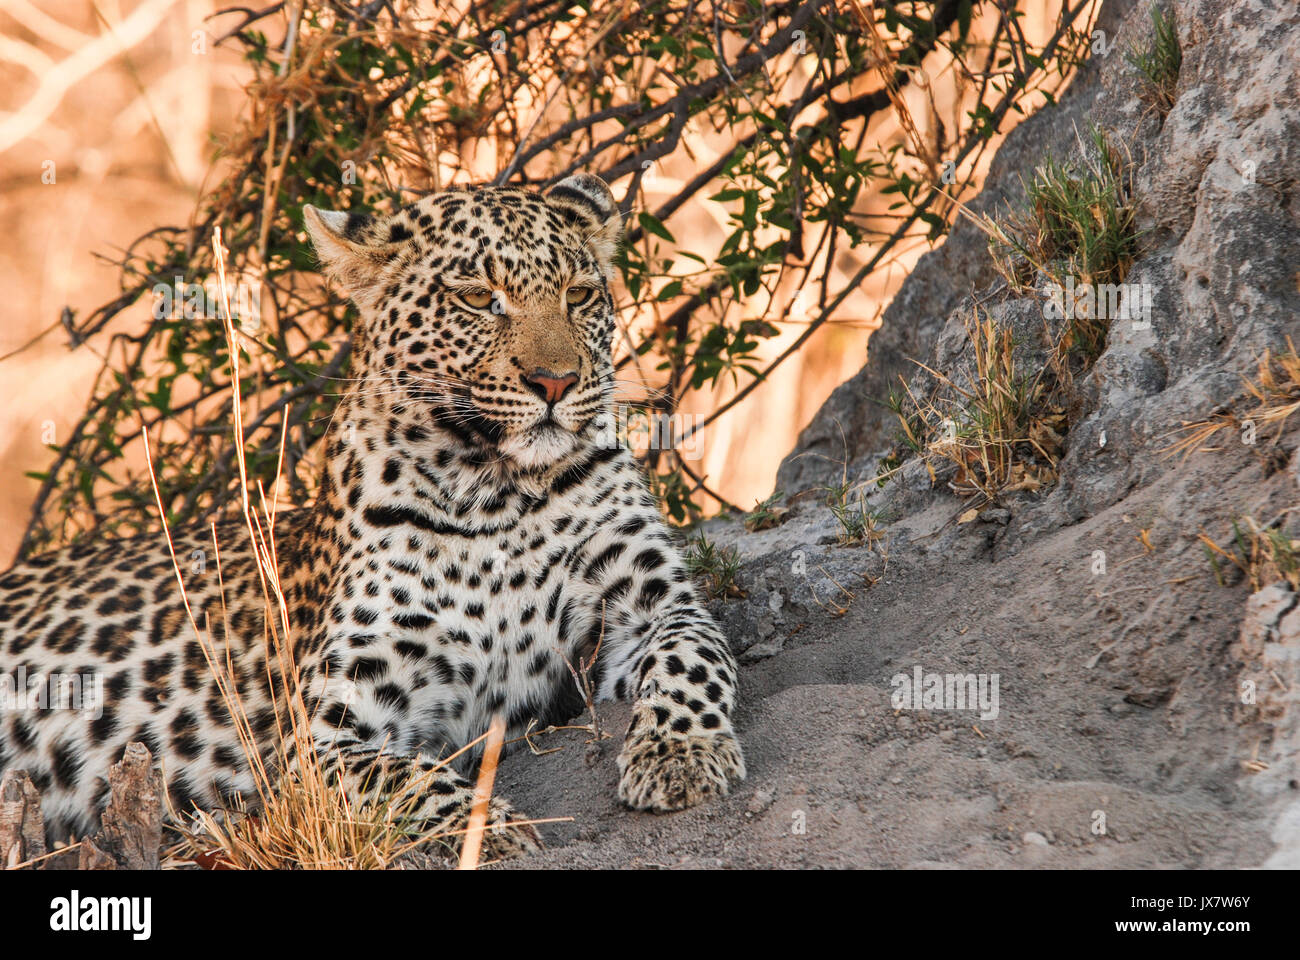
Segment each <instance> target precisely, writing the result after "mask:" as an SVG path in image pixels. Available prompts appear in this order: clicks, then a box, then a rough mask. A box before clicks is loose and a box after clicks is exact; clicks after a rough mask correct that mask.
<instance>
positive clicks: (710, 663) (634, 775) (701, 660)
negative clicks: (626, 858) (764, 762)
mask: <svg viewBox="0 0 1300 960" xmlns="http://www.w3.org/2000/svg"><path fill="white" fill-rule="evenodd" d="M670 549H671V548H665V549H663V550H662V551H660V550H657V549H652V550H647V551H645V552H643V553H642V554H641V555H640V558H639V561H640V562H639V564H638V562H637V561H636V560H634V561H633V564H632V566H631V568H630V569H629V570H628V571H627V573H626V578H618V579H616V581H615V583H616V584H620V585H622V587H623V589H622V590H621V591H620V592H621V599H623V601H624V602H623V603H620V604H619V606H620V607H621V609H620V610H619V611H618V613H617V614H616V616H615V621H616V623H615V626H614V628H613V629H612V630H611V632H610V636H609V639H610V640H611V641H612V643H611V645H610V648H609V649H608V650H607V651H604V652H602V656H601V659H602V660H603V661H604V669H603V671H602V691H603V692H604V693H605V695H606V696H613V697H618V698H623V697H634V698H635V706H634V708H633V712H632V721H631V723H630V724H629V725H628V730H627V736H626V739H625V741H624V744H623V750H622V752H621V753H620V754H619V757H618V769H619V785H618V792H619V797H620V798H621V799H622V800H623V802H624V803H626V804H627V805H628V806H630V807H632V808H633V809H636V810H656V811H668V810H681V809H683V808H684V807H689V806H693V805H694V804H697V803H699V802H701V801H702V800H705V799H708V798H709V797H713V796H718V795H722V794H725V793H727V791H728V790H729V788H730V784H731V782H732V781H733V780H742V779H744V777H745V759H744V755H743V754H742V753H741V749H740V743H739V742H738V741H737V739H736V734H735V729H734V727H733V726H732V711H733V709H734V707H735V702H736V663H735V660H734V659H733V658H732V655H731V651H730V649H729V648H728V646H727V641H726V639H725V638H724V637H723V635H722V632H721V631H720V630H719V629H718V626H717V624H716V623H715V622H714V620H713V618H712V617H711V616H710V615H709V613H708V612H707V611H706V610H705V609H704V608H703V605H702V604H701V603H700V600H699V597H698V595H697V593H696V591H695V589H694V587H693V586H692V585H691V584H690V582H689V580H686V578H685V576H684V575H683V574H682V573H681V572H680V567H679V565H680V563H681V561H680V559H679V558H678V557H676V555H675V554H674V553H670V552H669V551H670ZM650 554H657V555H658V556H659V557H660V558H661V559H662V561H663V563H664V565H665V567H666V569H663V568H659V567H655V566H652V565H651V564H650V563H649V560H650V559H651V558H650ZM647 567H650V570H646V569H645V568H647ZM665 574H667V576H666V577H665ZM629 582H630V584H629ZM670 582H671V583H673V586H669V585H668V584H669V583H670ZM629 585H630V586H631V589H627V587H628V586H629Z"/></svg>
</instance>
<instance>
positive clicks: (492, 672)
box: [335, 516, 600, 742]
mask: <svg viewBox="0 0 1300 960" xmlns="http://www.w3.org/2000/svg"><path fill="white" fill-rule="evenodd" d="M550 520H551V518H550V517H548V516H542V517H538V518H536V519H535V520H532V521H531V522H529V523H525V524H520V525H519V526H518V527H516V528H514V529H512V530H511V531H509V533H507V534H498V535H484V536H478V537H458V536H448V535H446V534H437V533H417V532H412V531H403V532H402V533H401V535H400V536H397V537H386V538H384V540H383V541H382V542H381V543H379V544H377V545H376V546H377V549H376V550H375V551H374V552H373V553H372V554H370V555H368V556H367V557H366V560H365V563H364V565H363V567H362V570H363V571H364V575H359V576H357V577H356V578H354V579H355V582H353V583H352V584H350V588H349V589H347V590H345V591H344V592H345V593H350V595H351V596H350V597H349V598H348V599H347V600H346V601H345V602H342V603H340V604H339V606H340V607H341V608H342V609H337V610H336V611H335V615H336V616H338V615H340V614H341V615H343V617H345V618H346V621H347V622H348V627H347V629H348V630H349V631H351V632H352V635H353V637H357V636H362V637H366V638H369V639H367V640H366V645H367V646H369V645H371V644H374V645H377V646H378V647H379V648H380V649H383V650H386V651H391V652H390V653H389V654H388V656H387V666H386V669H387V670H388V671H389V673H390V675H391V676H392V677H393V678H394V682H395V684H397V685H398V686H399V688H400V689H401V690H402V691H403V693H404V695H405V696H407V697H409V702H410V706H411V711H412V713H413V715H414V716H415V717H417V718H422V719H420V721H419V722H417V727H418V728H419V729H420V730H422V731H424V734H423V735H425V736H430V737H432V736H434V735H435V734H436V735H437V736H438V737H439V738H446V739H449V740H451V741H453V742H464V741H465V740H467V739H472V738H473V737H474V736H477V735H478V734H479V733H481V732H482V731H483V729H484V728H485V727H486V726H487V724H488V723H489V722H490V720H491V717H492V715H494V714H497V713H500V714H502V715H503V716H504V717H505V718H506V720H507V721H508V722H509V723H510V725H511V727H513V728H519V727H522V726H524V725H526V724H527V723H528V721H529V720H531V719H536V720H537V721H539V722H541V723H546V722H551V721H553V720H556V719H559V718H560V717H561V716H567V715H571V713H572V709H573V707H574V706H575V703H574V698H575V696H576V694H577V686H576V684H575V681H574V679H573V676H572V674H571V673H570V670H569V665H573V666H575V667H579V666H580V659H581V654H580V651H581V649H582V648H583V646H584V642H586V646H587V647H588V648H589V647H590V646H591V645H592V644H593V643H594V640H592V639H590V638H591V637H592V636H593V633H598V632H599V628H600V623H599V611H598V610H597V609H596V608H597V606H598V604H597V602H596V601H595V599H594V594H593V591H592V588H591V585H590V584H589V583H587V582H586V581H585V580H584V579H583V578H582V577H581V576H579V575H577V574H576V573H575V570H574V567H575V563H574V558H575V557H577V556H579V555H580V553H581V549H582V547H583V544H584V542H585V541H584V538H583V537H582V536H581V535H578V536H573V535H570V536H558V535H556V534H555V532H554V525H553V523H551V522H550ZM358 631H361V632H360V633H358ZM580 702H581V701H580V698H579V699H578V701H577V703H579V704H580Z"/></svg>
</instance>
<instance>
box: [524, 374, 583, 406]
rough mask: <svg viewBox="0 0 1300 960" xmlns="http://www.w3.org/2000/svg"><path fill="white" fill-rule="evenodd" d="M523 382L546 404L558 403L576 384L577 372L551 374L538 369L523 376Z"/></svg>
mask: <svg viewBox="0 0 1300 960" xmlns="http://www.w3.org/2000/svg"><path fill="white" fill-rule="evenodd" d="M523 381H524V385H525V386H527V387H528V389H529V390H531V391H533V393H535V394H537V395H538V396H539V397H541V398H542V399H543V400H545V401H546V402H547V403H559V402H560V398H561V397H563V396H564V395H565V393H567V392H568V390H569V388H570V387H571V386H573V385H574V384H575V383H577V382H578V374H577V371H571V372H569V373H564V374H560V373H552V372H551V371H550V370H543V369H542V368H541V367H538V368H537V369H536V370H534V371H533V372H532V373H528V374H524V376H523Z"/></svg>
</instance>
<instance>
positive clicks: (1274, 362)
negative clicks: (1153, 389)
mask: <svg viewBox="0 0 1300 960" xmlns="http://www.w3.org/2000/svg"><path fill="white" fill-rule="evenodd" d="M1286 347H1287V348H1286V350H1284V351H1282V352H1280V353H1277V354H1274V353H1273V352H1272V351H1271V350H1265V351H1264V353H1263V354H1262V355H1261V356H1260V358H1259V360H1258V361H1257V364H1256V372H1255V379H1254V380H1251V379H1249V378H1247V377H1242V381H1243V383H1244V385H1245V388H1246V393H1247V394H1248V395H1249V396H1251V397H1253V398H1254V399H1255V404H1254V406H1253V407H1251V408H1250V409H1249V410H1247V411H1246V412H1245V413H1243V414H1241V415H1238V414H1236V413H1233V412H1232V411H1228V412H1226V413H1220V414H1216V415H1215V416H1213V417H1210V418H1208V419H1206V420H1198V421H1194V422H1191V423H1184V424H1182V425H1181V426H1180V427H1178V429H1176V430H1175V431H1174V432H1173V433H1174V434H1175V435H1177V434H1181V437H1179V439H1177V440H1175V441H1174V442H1173V443H1171V444H1170V445H1169V446H1168V447H1166V448H1165V449H1164V451H1163V453H1164V455H1165V456H1174V455H1177V454H1182V456H1183V459H1184V460H1186V459H1187V458H1188V457H1190V456H1191V455H1192V454H1193V453H1195V452H1197V451H1198V450H1215V449H1217V448H1215V447H1207V446H1206V444H1207V443H1208V442H1209V441H1210V440H1211V438H1213V437H1214V436H1215V435H1216V434H1218V433H1219V432H1220V431H1222V430H1232V431H1234V432H1236V433H1238V434H1240V435H1241V437H1242V442H1243V443H1247V444H1250V445H1253V444H1254V443H1255V440H1256V435H1257V433H1258V432H1259V431H1260V430H1262V429H1265V428H1272V430H1273V435H1272V437H1271V438H1270V440H1269V442H1270V443H1271V444H1273V445H1276V444H1277V443H1278V441H1279V440H1280V439H1281V437H1282V433H1283V431H1284V430H1285V429H1286V421H1287V420H1288V419H1289V418H1290V417H1291V415H1292V414H1294V413H1295V412H1296V411H1298V410H1300V353H1297V352H1296V347H1295V344H1294V343H1293V342H1292V341H1291V338H1290V337H1288V338H1287V341H1286Z"/></svg>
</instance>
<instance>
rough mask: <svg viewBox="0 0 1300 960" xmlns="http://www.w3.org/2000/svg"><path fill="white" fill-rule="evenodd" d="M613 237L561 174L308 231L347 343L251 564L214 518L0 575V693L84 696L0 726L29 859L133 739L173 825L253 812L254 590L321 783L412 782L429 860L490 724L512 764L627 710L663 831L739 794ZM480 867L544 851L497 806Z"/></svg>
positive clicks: (596, 182)
mask: <svg viewBox="0 0 1300 960" xmlns="http://www.w3.org/2000/svg"><path fill="white" fill-rule="evenodd" d="M623 219H624V214H623V212H622V211H621V210H620V207H619V205H618V204H617V203H616V201H615V199H614V197H613V195H612V193H611V190H610V188H609V186H608V185H607V184H606V183H605V182H604V181H603V180H602V179H600V178H599V177H597V176H594V175H591V174H583V173H579V174H574V175H571V176H568V177H566V178H564V179H562V180H560V181H558V182H556V183H554V184H553V185H551V186H550V187H549V188H547V189H542V190H534V189H528V188H527V187H524V186H501V185H491V184H487V185H476V186H462V187H455V188H450V189H446V190H442V191H439V192H433V193H430V194H427V195H425V196H421V197H419V198H418V199H416V200H414V201H412V202H410V203H408V204H407V205H405V206H402V207H400V208H399V209H397V210H396V211H395V212H373V211H372V212H357V211H334V210H326V209H321V208H318V207H315V206H313V205H311V204H306V205H304V206H303V207H302V223H303V230H304V234H303V235H304V242H305V241H307V240H309V241H310V243H311V245H312V247H313V248H314V252H315V258H316V260H317V262H318V263H319V266H320V269H321V273H322V274H323V281H322V282H325V283H327V284H329V285H332V286H333V287H334V288H335V289H336V290H338V291H339V293H340V295H344V296H346V297H348V298H350V300H351V303H352V305H353V306H354V308H355V315H356V318H357V319H356V321H355V323H354V326H353V329H352V330H351V332H350V340H349V341H348V342H349V343H350V350H351V358H350V366H349V368H348V369H347V371H346V374H347V375H346V377H343V378H341V379H343V380H344V383H342V384H341V385H340V387H339V399H338V402H337V405H336V407H335V408H334V410H333V413H332V417H331V418H330V421H329V424H328V426H327V427H326V428H325V432H324V436H323V438H322V441H321V444H322V447H321V451H322V452H321V456H320V460H319V483H318V484H317V487H316V489H315V493H314V497H313V499H311V500H310V501H309V502H307V503H305V504H304V505H302V506H299V507H296V508H289V507H287V506H286V508H285V509H282V510H279V511H277V512H275V514H274V516H273V518H271V519H270V520H269V521H268V523H269V524H270V530H271V533H272V537H271V539H272V540H273V542H274V545H275V547H274V569H273V570H270V571H268V569H267V564H266V562H265V560H262V559H259V554H258V551H257V550H256V548H255V544H254V540H255V534H256V531H255V530H253V528H252V527H251V526H250V523H249V522H248V520H247V517H245V518H242V519H241V518H240V517H239V516H232V517H229V518H227V519H223V520H221V521H219V522H216V523H214V524H210V525H209V526H208V527H206V528H199V529H181V528H178V529H176V530H173V531H170V533H169V534H168V535H167V536H164V535H163V534H162V533H144V534H139V535H136V536H132V537H125V538H120V539H115V540H93V539H92V540H87V541H84V542H81V541H78V542H74V544H73V545H72V546H68V547H64V548H63V549H60V550H55V551H51V552H47V553H44V554H38V555H35V556H32V557H30V558H28V559H25V560H23V561H21V562H19V563H18V564H16V565H15V566H13V567H12V568H11V569H10V570H8V571H7V572H6V573H4V574H3V575H0V675H5V674H7V675H9V676H14V675H16V674H19V673H21V674H23V675H26V676H28V677H37V676H39V677H55V676H61V677H67V676H72V677H93V678H95V683H96V689H100V690H101V691H102V695H101V696H100V698H99V705H98V706H97V707H96V708H95V709H93V710H86V709H82V710H73V709H37V710H31V709H12V708H11V709H8V710H0V770H8V769H21V770H25V771H26V772H27V773H28V775H29V776H30V777H31V779H32V782H33V784H34V785H35V786H36V787H37V789H38V790H39V791H40V794H41V797H42V811H43V815H44V818H45V823H46V825H47V832H48V833H49V834H50V835H51V836H67V837H76V836H84V835H86V834H87V833H88V832H90V831H91V830H92V829H93V828H94V826H95V824H96V817H97V816H98V815H99V813H100V812H101V811H102V809H103V808H104V806H105V804H106V803H107V801H108V799H109V793H110V791H109V783H108V779H107V776H106V774H107V772H108V770H109V768H110V766H111V764H112V763H113V762H114V761H115V760H116V759H118V758H119V757H120V756H121V755H122V753H123V750H124V748H125V747H126V745H128V744H129V743H133V742H140V743H143V744H144V745H145V746H146V747H147V748H148V749H149V750H150V752H151V753H152V754H153V756H154V758H155V760H156V761H157V764H158V769H159V771H160V776H161V777H162V778H163V786H164V787H165V795H166V797H167V799H168V809H169V811H172V813H171V816H173V817H174V816H179V815H180V813H177V811H180V812H184V811H193V810H196V809H220V810H228V809H231V806H230V805H231V804H232V803H241V802H242V803H245V804H251V805H252V808H254V809H255V807H256V803H257V786H258V780H257V778H256V776H255V771H254V769H253V767H254V764H253V759H256V758H258V756H259V751H261V752H264V753H265V756H264V757H262V760H265V762H267V763H278V764H279V767H277V768H276V770H275V771H274V772H273V773H272V774H271V775H272V776H275V777H279V778H283V777H284V776H286V775H288V772H287V771H288V770H289V768H290V767H292V765H293V764H294V763H295V762H297V761H295V760H292V759H290V760H286V759H284V758H286V757H288V758H293V757H295V756H296V753H295V751H296V750H298V749H300V748H299V747H297V746H296V745H294V744H289V745H286V744H285V743H284V740H285V738H287V737H288V736H289V734H288V733H286V732H285V730H284V727H283V724H282V723H281V720H280V717H281V709H282V707H283V698H284V697H285V696H287V695H288V687H289V683H288V681H285V680H277V677H280V676H287V674H282V673H279V672H277V671H276V670H275V669H273V668H272V667H273V661H275V659H276V658H277V657H280V656H283V651H280V652H278V653H277V651H276V649H275V648H274V645H273V644H272V642H271V640H269V639H268V636H270V633H269V632H268V629H267V626H266V620H267V617H268V609H267V589H266V587H267V579H268V577H272V579H273V581H274V583H276V584H278V586H277V588H276V589H277V590H278V594H277V595H278V596H279V597H280V598H281V600H282V605H283V608H284V611H285V624H286V626H287V628H288V632H287V639H286V640H285V646H286V647H287V649H289V650H290V651H291V653H292V660H293V662H294V664H295V665H296V668H297V670H298V671H299V676H300V683H298V685H297V686H296V687H295V689H297V690H299V691H300V692H301V695H302V697H303V702H304V703H305V704H306V706H307V708H308V710H307V715H308V716H309V723H310V728H309V729H310V738H309V740H310V742H311V744H312V747H313V749H314V750H316V751H318V752H319V754H320V755H321V756H323V757H326V758H328V760H327V768H328V770H329V776H330V783H331V784H335V785H337V786H339V787H340V788H341V789H343V790H345V791H347V793H348V797H349V798H350V800H351V801H352V802H354V803H356V804H366V803H382V802H383V800H384V798H385V795H386V793H385V792H386V791H388V792H391V791H394V790H396V789H398V788H397V787H396V786H395V784H398V783H410V782H416V783H419V784H421V786H420V788H419V795H418V796H417V797H415V798H414V802H413V804H412V805H411V807H410V809H409V813H408V814H407V816H408V817H409V818H410V822H411V823H413V824H414V825H415V828H416V829H417V830H419V831H423V832H426V833H435V834H438V835H445V836H450V837H452V838H453V839H452V840H450V841H448V842H449V843H450V844H451V845H452V847H453V849H454V848H455V846H456V843H457V841H456V840H455V839H454V838H455V837H457V836H459V835H461V834H463V832H464V827H465V824H467V823H468V822H469V816H470V813H471V810H472V809H473V805H474V798H475V784H474V783H473V782H472V779H471V778H472V776H473V770H472V769H471V767H472V764H471V765H470V766H467V765H466V763H465V762H464V760H465V758H466V757H473V756H475V755H476V754H475V751H474V750H470V751H468V752H463V753H458V752H460V751H463V748H464V747H465V745H466V744H475V743H477V744H478V745H479V747H478V748H476V749H481V745H482V744H481V738H482V736H483V734H484V733H485V731H487V730H488V729H489V727H491V726H492V724H493V722H494V719H493V718H500V721H499V723H500V724H504V727H505V729H506V731H507V732H508V734H509V736H508V740H509V741H516V740H519V739H520V738H521V737H524V735H525V734H526V733H527V732H528V730H529V729H530V728H531V729H533V730H536V729H539V725H540V727H541V728H545V727H546V726H549V725H552V724H557V723H564V722H565V721H566V720H568V719H571V718H574V717H576V716H579V715H580V714H582V713H583V712H584V710H585V708H586V706H588V705H589V702H595V703H601V702H606V701H618V700H622V701H631V703H632V707H631V714H630V720H629V722H628V725H627V727H626V732H625V734H624V736H623V739H622V743H621V747H620V749H619V752H618V754H617V757H616V765H617V773H618V779H617V800H618V801H620V802H621V804H622V805H623V806H624V807H625V808H626V809H628V810H630V811H649V812H654V813H668V812H671V811H678V810H682V809H685V808H687V807H691V806H694V805H696V804H699V803H701V802H704V801H706V800H715V799H716V798H719V797H722V796H724V795H726V794H727V793H728V791H729V790H730V789H731V788H732V787H733V786H734V784H735V783H736V782H737V781H739V780H741V779H743V778H744V777H745V774H746V771H745V761H744V756H743V753H742V749H741V746H740V742H739V740H738V737H737V734H736V730H735V720H734V714H735V710H736V704H737V690H738V676H737V666H736V661H735V658H734V656H733V653H732V650H731V648H730V645H729V643H728V640H727V638H726V637H725V635H724V634H723V632H722V630H721V629H720V627H719V625H718V623H717V621H716V619H715V618H714V617H713V615H712V614H711V613H710V612H709V610H708V607H707V601H706V599H705V597H704V595H703V594H702V592H701V590H700V587H699V586H698V585H697V584H696V583H695V582H694V580H693V579H692V576H691V574H690V571H689V569H688V567H687V564H686V562H685V560H684V558H683V556H682V553H681V550H680V547H679V545H678V544H679V541H678V539H677V538H675V536H674V532H673V528H672V527H671V526H670V525H669V523H668V522H667V520H666V519H665V517H664V514H663V512H662V510H661V509H660V506H659V503H658V501H657V499H656V498H655V497H654V496H653V495H652V493H651V492H650V487H649V485H648V479H647V474H646V472H645V471H644V469H643V467H642V466H641V464H640V463H639V462H638V460H637V458H636V457H635V456H634V455H633V453H632V451H631V450H630V449H629V447H628V445H627V443H626V441H625V439H623V440H620V433H619V429H618V410H617V404H616V397H617V389H618V380H617V372H616V366H615V363H614V360H613V349H614V337H615V334H616V331H617V329H618V320H617V311H616V307H615V299H614V293H613V290H614V284H615V281H616V279H617V276H618V267H617V263H618V256H619V250H620V245H621V244H622V242H623V237H624V228H623ZM191 558H195V559H193V560H192V559H191ZM205 558H210V559H207V560H206V562H205ZM272 575H273V576H272ZM196 622H201V623H204V624H207V626H208V629H210V630H211V634H212V635H211V637H210V638H209V640H210V642H209V643H207V644H205V643H203V642H202V641H201V636H200V635H198V634H197V633H196V630H195V626H196ZM277 635H278V634H277ZM213 650H220V651H221V654H220V656H219V657H218V659H219V660H221V661H224V662H222V663H219V664H217V666H216V667H214V665H213V663H212V662H211V659H212V652H213ZM277 662H278V661H277ZM575 664H577V665H582V666H584V667H589V668H590V669H589V671H588V673H587V676H586V680H587V682H588V684H589V687H588V689H589V693H587V694H584V693H583V691H582V689H581V688H580V684H578V683H577V682H575V673H576V671H575V669H574V665H575ZM223 676H224V677H225V679H226V681H227V683H226V690H225V692H224V693H223V685H222V684H221V683H219V682H218V680H219V679H220V678H221V677H223ZM232 688H233V690H234V691H235V692H236V693H237V695H238V702H239V703H240V705H241V711H232V709H231V705H230V690H231V689H232ZM237 713H238V714H240V715H241V716H242V719H241V720H240V721H239V722H236V720H235V719H233V716H234V715H235V714H237ZM241 731H242V732H241ZM249 742H252V743H254V744H255V745H256V746H255V747H254V748H253V749H252V750H251V751H250V750H249V749H248V746H247V745H248V743H249ZM277 742H279V744H280V746H281V747H282V748H283V749H282V750H281V751H280V752H279V753H276V752H275V751H274V750H272V749H271V748H270V747H268V746H266V744H268V743H269V744H275V743H277ZM457 756H459V759H457V760H455V761H454V762H448V759H447V758H448V757H457ZM277 758H279V759H277ZM410 777H414V780H411V779H407V778H410ZM279 782H280V783H281V784H282V783H283V779H280V780H279ZM482 845H483V846H482V853H483V855H484V856H485V857H489V858H506V857H515V856H521V855H526V854H530V853H532V852H534V851H537V850H539V849H541V848H543V847H544V840H543V837H542V835H541V833H540V831H539V830H538V828H537V826H536V825H533V824H531V823H529V822H528V821H527V818H526V817H524V816H523V815H522V814H521V813H520V812H518V811H516V810H515V808H514V807H513V806H512V805H511V804H510V803H509V802H508V800H506V799H505V798H502V797H497V796H493V798H492V800H491V803H490V805H489V808H488V813H487V821H486V830H485V832H484V833H483V834H482Z"/></svg>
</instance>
